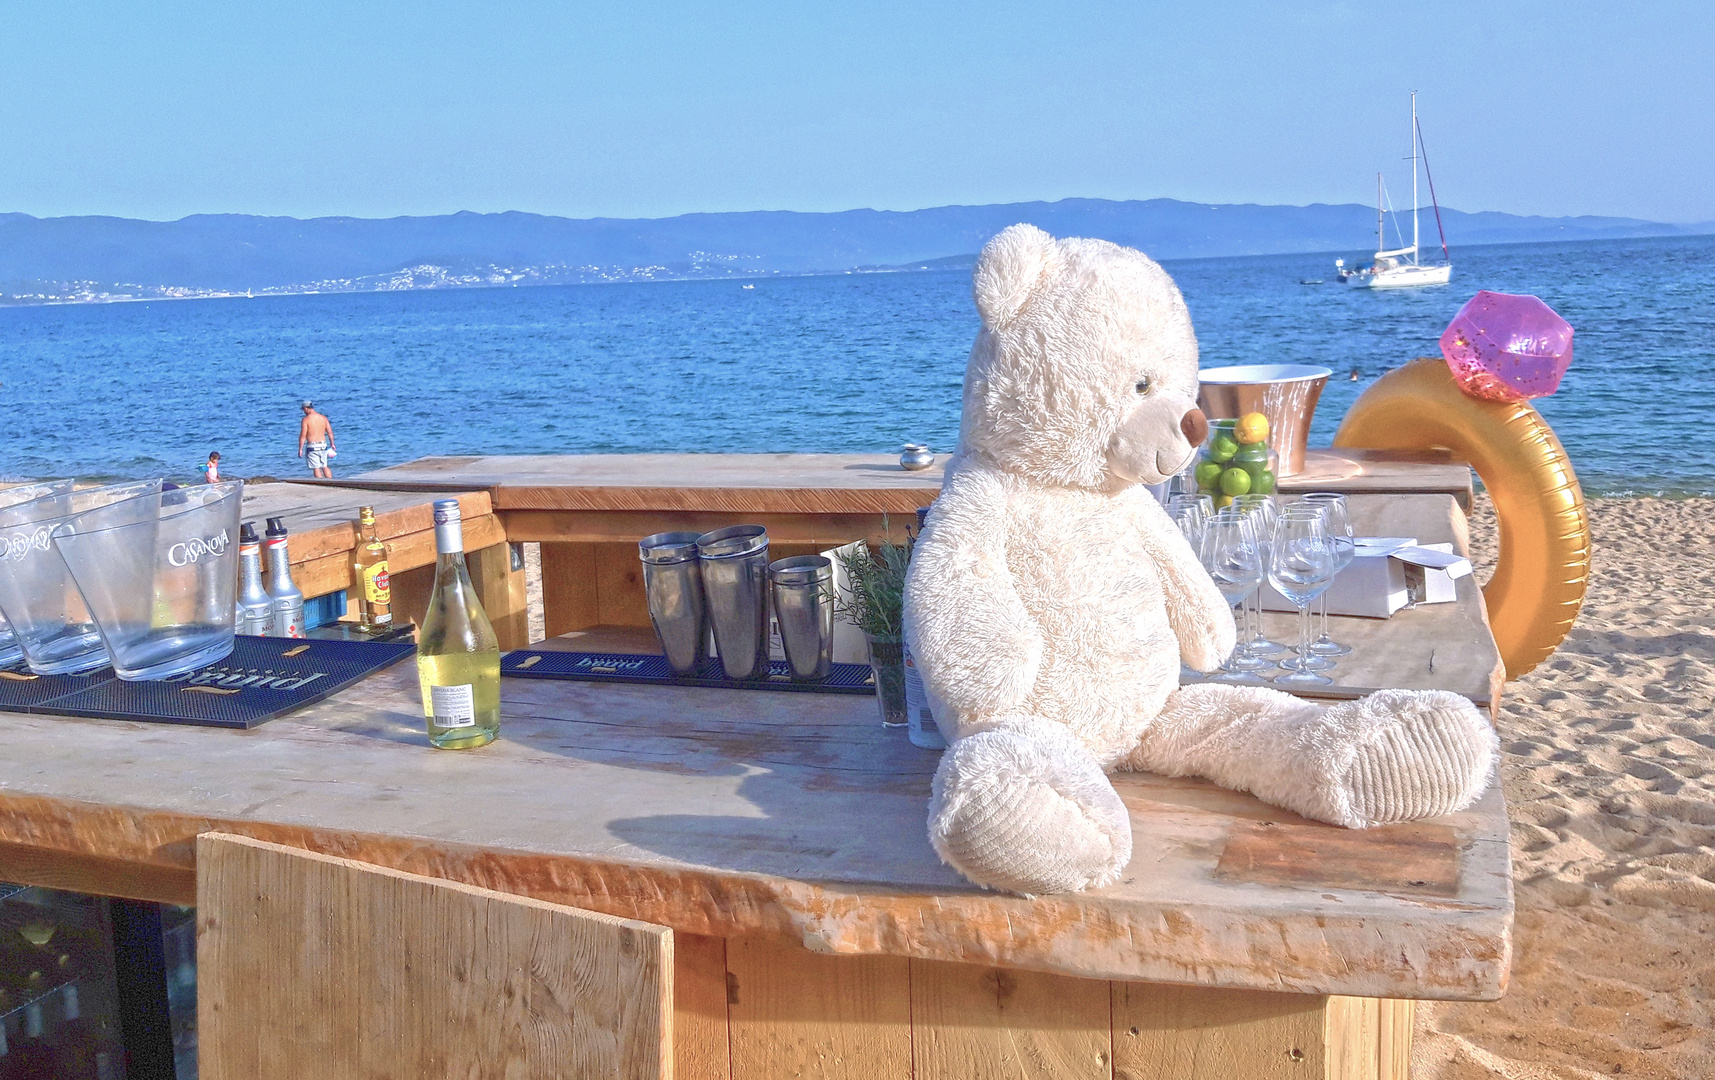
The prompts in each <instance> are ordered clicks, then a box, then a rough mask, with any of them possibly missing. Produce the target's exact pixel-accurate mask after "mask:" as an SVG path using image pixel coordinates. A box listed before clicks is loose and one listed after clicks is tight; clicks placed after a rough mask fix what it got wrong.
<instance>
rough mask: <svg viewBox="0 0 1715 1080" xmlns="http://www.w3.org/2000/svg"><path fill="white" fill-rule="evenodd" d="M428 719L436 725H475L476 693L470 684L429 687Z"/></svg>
mask: <svg viewBox="0 0 1715 1080" xmlns="http://www.w3.org/2000/svg"><path fill="white" fill-rule="evenodd" d="M429 719H431V720H433V721H434V722H435V726H436V727H444V728H454V727H475V726H476V695H475V694H474V693H473V692H472V690H471V684H470V683H461V684H460V685H458V686H431V687H429Z"/></svg>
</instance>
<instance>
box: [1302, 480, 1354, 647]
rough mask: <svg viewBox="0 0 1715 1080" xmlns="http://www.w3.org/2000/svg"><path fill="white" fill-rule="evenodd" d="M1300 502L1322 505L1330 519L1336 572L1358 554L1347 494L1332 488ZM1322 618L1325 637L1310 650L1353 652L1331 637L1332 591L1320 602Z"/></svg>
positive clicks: (1315, 493)
mask: <svg viewBox="0 0 1715 1080" xmlns="http://www.w3.org/2000/svg"><path fill="white" fill-rule="evenodd" d="M1300 501H1302V502H1306V503H1310V504H1312V505H1315V506H1320V507H1322V510H1323V513H1324V514H1325V515H1326V516H1327V519H1328V536H1329V539H1331V540H1332V541H1333V542H1334V557H1335V561H1336V562H1337V563H1338V564H1339V565H1338V566H1336V567H1335V570H1334V573H1335V574H1336V575H1338V574H1339V572H1340V571H1341V570H1344V569H1345V568H1346V567H1348V566H1350V565H1351V564H1352V558H1353V557H1354V555H1355V554H1356V553H1357V547H1356V545H1355V543H1354V541H1353V537H1352V517H1351V514H1350V513H1348V512H1347V509H1346V497H1345V496H1344V495H1339V494H1336V493H1334V492H1332V491H1312V492H1309V493H1307V494H1305V495H1303V496H1301V499H1300ZM1317 606H1318V609H1319V613H1320V615H1321V617H1322V636H1321V637H1318V638H1317V639H1316V640H1315V641H1313V642H1311V643H1310V651H1311V652H1313V653H1315V654H1316V655H1317V656H1344V655H1346V654H1347V653H1349V652H1351V651H1352V647H1351V646H1350V645H1342V644H1340V643H1339V642H1337V641H1335V640H1334V639H1333V638H1331V637H1329V636H1328V594H1327V593H1323V594H1322V596H1321V598H1320V599H1319V600H1318V601H1317Z"/></svg>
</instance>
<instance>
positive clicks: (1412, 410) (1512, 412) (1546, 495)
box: [1334, 358, 1590, 679]
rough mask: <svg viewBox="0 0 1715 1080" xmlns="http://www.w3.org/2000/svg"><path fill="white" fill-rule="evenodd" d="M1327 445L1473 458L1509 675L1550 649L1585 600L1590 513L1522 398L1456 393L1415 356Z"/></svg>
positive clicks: (1431, 362) (1445, 374) (1499, 641)
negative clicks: (1487, 500) (1483, 499)
mask: <svg viewBox="0 0 1715 1080" xmlns="http://www.w3.org/2000/svg"><path fill="white" fill-rule="evenodd" d="M1334 445H1335V446H1349V447H1362V448H1365V449H1373V450H1418V449H1427V448H1430V447H1444V448H1446V449H1448V450H1451V451H1452V452H1453V454H1454V455H1455V456H1457V457H1459V458H1462V459H1464V460H1465V461H1468V462H1470V463H1471V467H1472V468H1473V469H1476V470H1477V475H1478V476H1480V477H1482V479H1483V486H1484V487H1486V488H1487V489H1488V490H1489V494H1490V495H1491V496H1492V497H1493V498H1494V501H1495V516H1496V517H1497V518H1498V519H1499V521H1500V527H1501V553H1500V563H1499V564H1498V565H1497V566H1496V568H1495V575H1494V577H1492V578H1490V579H1489V583H1488V585H1486V586H1484V588H1483V600H1484V603H1485V604H1486V605H1487V607H1488V609H1489V626H1490V628H1491V629H1492V630H1493V631H1494V635H1495V644H1496V645H1497V646H1498V647H1499V648H1500V652H1501V660H1502V661H1503V662H1504V663H1505V664H1506V666H1507V678H1508V679H1516V678H1518V677H1519V676H1520V675H1523V674H1524V673H1525V672H1527V671H1529V670H1531V669H1532V668H1534V667H1536V665H1538V664H1540V663H1542V662H1543V661H1544V660H1546V659H1548V657H1549V656H1551V655H1552V654H1553V653H1554V650H1555V649H1556V648H1557V647H1559V645H1560V643H1561V641H1562V640H1564V639H1565V637H1566V634H1567V631H1569V630H1571V629H1572V623H1573V621H1574V620H1576V619H1577V618H1578V609H1579V608H1580V607H1582V606H1583V603H1584V589H1585V586H1586V584H1587V583H1588V581H1589V577H1590V517H1589V514H1588V513H1587V512H1586V510H1585V508H1584V493H1583V491H1581V490H1580V489H1579V487H1578V477H1576V476H1575V475H1573V473H1572V462H1571V461H1570V460H1568V459H1567V457H1566V451H1565V449H1564V448H1562V447H1561V445H1560V440H1559V439H1558V438H1556V437H1555V435H1554V430H1553V429H1552V428H1550V427H1549V426H1548V424H1547V422H1545V421H1544V420H1543V419H1542V415H1541V414H1540V413H1538V412H1537V411H1536V410H1535V409H1534V408H1532V407H1531V405H1530V403H1529V402H1525V401H1519V402H1512V403H1502V402H1497V401H1478V400H1476V399H1475V398H1472V397H1468V396H1466V394H1465V393H1464V391H1462V390H1460V389H1459V386H1458V384H1457V383H1455V382H1454V381H1453V375H1452V373H1451V372H1449V371H1448V370H1447V365H1446V364H1445V363H1443V362H1442V361H1441V360H1439V359H1431V358H1425V359H1421V360H1413V361H1412V362H1411V363H1409V364H1406V365H1405V366H1404V367H1401V368H1397V369H1395V370H1393V371H1390V372H1388V373H1387V374H1386V375H1383V376H1382V377H1381V378H1379V379H1377V380H1376V381H1375V384H1374V385H1372V386H1371V387H1370V388H1369V389H1368V390H1365V391H1364V392H1363V394H1362V396H1360V397H1359V398H1358V400H1357V401H1356V402H1354V403H1353V405H1352V408H1351V410H1350V411H1349V412H1347V413H1346V418H1345V419H1344V420H1342V421H1341V422H1340V430H1339V431H1338V432H1337V433H1335V435H1334Z"/></svg>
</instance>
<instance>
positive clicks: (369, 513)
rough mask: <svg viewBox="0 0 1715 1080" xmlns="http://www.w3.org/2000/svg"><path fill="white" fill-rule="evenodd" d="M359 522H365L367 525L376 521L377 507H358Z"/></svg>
mask: <svg viewBox="0 0 1715 1080" xmlns="http://www.w3.org/2000/svg"><path fill="white" fill-rule="evenodd" d="M357 520H359V521H361V522H363V523H364V524H365V525H367V524H369V523H370V522H372V521H374V520H375V507H373V506H360V507H358V508H357Z"/></svg>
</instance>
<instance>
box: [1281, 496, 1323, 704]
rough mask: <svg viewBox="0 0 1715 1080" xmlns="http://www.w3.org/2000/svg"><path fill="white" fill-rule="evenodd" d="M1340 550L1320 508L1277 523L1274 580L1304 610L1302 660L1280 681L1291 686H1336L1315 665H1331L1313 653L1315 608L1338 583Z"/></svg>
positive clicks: (1286, 513)
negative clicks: (1336, 550)
mask: <svg viewBox="0 0 1715 1080" xmlns="http://www.w3.org/2000/svg"><path fill="white" fill-rule="evenodd" d="M1334 573H1335V554H1334V545H1333V543H1332V541H1331V539H1330V538H1329V536H1328V525H1327V517H1326V515H1325V514H1324V512H1323V511H1322V509H1321V508H1319V507H1314V506H1289V507H1287V508H1286V509H1285V510H1283V511H1281V514H1280V520H1279V521H1277V522H1275V525H1274V536H1273V539H1272V540H1271V542H1270V544H1269V553H1268V580H1269V581H1270V582H1271V583H1272V584H1273V585H1274V587H1275V588H1276V589H1278V590H1279V591H1280V594H1281V595H1282V596H1284V597H1286V598H1287V599H1288V600H1290V601H1292V604H1293V606H1294V607H1296V608H1297V609H1298V656H1295V657H1288V658H1287V659H1286V660H1284V661H1282V663H1281V666H1282V667H1284V668H1287V669H1289V670H1288V671H1287V672H1286V673H1285V674H1284V675H1276V676H1275V677H1274V681H1275V682H1276V683H1279V684H1282V685H1285V686H1327V685H1328V684H1330V683H1332V682H1333V681H1334V680H1332V679H1330V678H1328V677H1327V676H1326V675H1318V674H1317V673H1316V672H1315V670H1314V669H1313V665H1314V664H1321V665H1327V664H1328V663H1329V662H1328V661H1326V660H1321V659H1320V658H1318V657H1315V656H1313V655H1311V654H1310V653H1309V648H1310V603H1311V601H1313V600H1315V599H1316V598H1317V597H1318V596H1321V595H1322V593H1323V591H1324V590H1326V589H1327V588H1328V586H1329V585H1330V584H1332V583H1333V581H1334Z"/></svg>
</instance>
